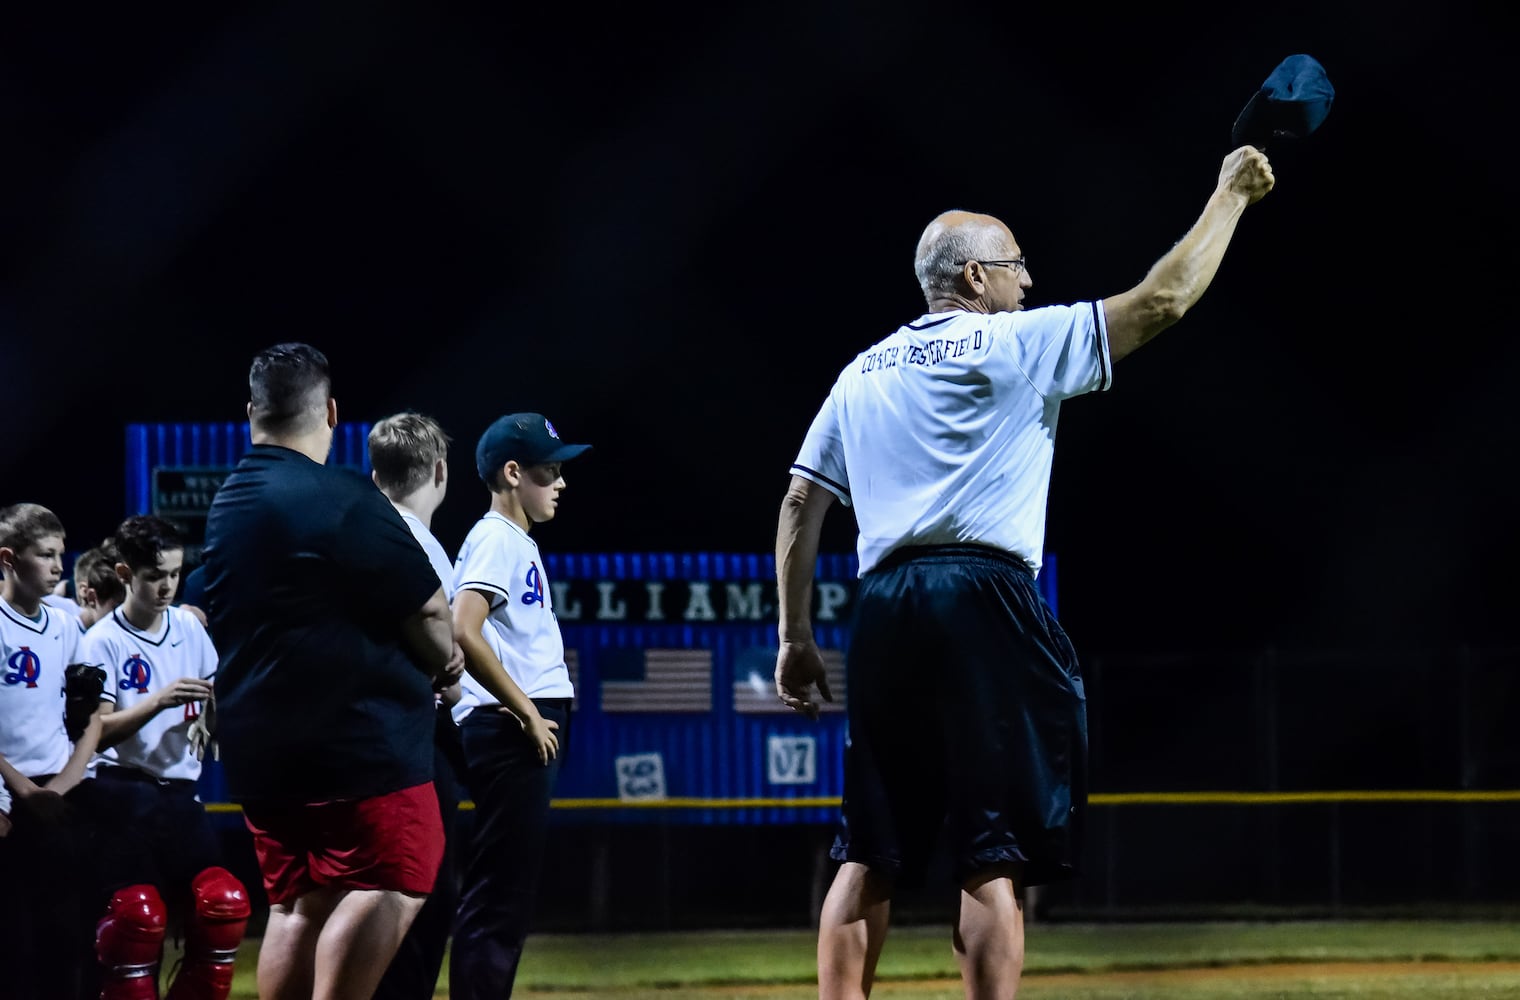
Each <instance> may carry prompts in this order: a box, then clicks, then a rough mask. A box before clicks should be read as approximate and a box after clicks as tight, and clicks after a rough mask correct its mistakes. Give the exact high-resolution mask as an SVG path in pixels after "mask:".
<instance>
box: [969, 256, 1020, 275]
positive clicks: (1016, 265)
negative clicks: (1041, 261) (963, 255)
mask: <svg viewBox="0 0 1520 1000" xmlns="http://www.w3.org/2000/svg"><path fill="white" fill-rule="evenodd" d="M969 263H971V261H969V260H963V261H961V262H960V265H959V266H961V267H965V266H966V265H967V264H969ZM977 263H978V264H981V265H982V266H983V267H986V266H987V265H988V264H991V265H992V266H994V267H1006V268H1008V269H1009V270H1011V271H1012V272H1013V273H1014V274H1018V273H1019V272H1020V271H1025V270H1028V269H1029V263H1028V261H1026V260H1025V259H1024V258H1023V257H1015V258H1014V259H1013V260H979V261H977Z"/></svg>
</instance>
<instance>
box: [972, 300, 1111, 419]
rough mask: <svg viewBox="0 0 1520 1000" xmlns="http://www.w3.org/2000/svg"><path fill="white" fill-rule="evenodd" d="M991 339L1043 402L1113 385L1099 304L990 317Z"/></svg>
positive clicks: (1103, 389) (1046, 308) (1055, 307)
mask: <svg viewBox="0 0 1520 1000" xmlns="http://www.w3.org/2000/svg"><path fill="white" fill-rule="evenodd" d="M992 323H996V324H997V325H998V326H1000V327H1001V329H999V330H997V335H995V337H994V340H995V342H997V343H1001V344H1002V345H1004V346H1005V347H1006V348H1007V350H1008V351H1009V352H1010V354H1011V356H1012V360H1013V363H1014V364H1015V365H1017V366H1018V368H1019V370H1020V371H1022V372H1023V373H1024V377H1025V378H1027V379H1029V383H1030V384H1031V385H1032V386H1034V388H1035V390H1036V391H1038V392H1039V393H1040V395H1042V396H1044V397H1046V398H1047V399H1058V400H1059V399H1068V398H1070V397H1072V396H1080V395H1082V394H1083V393H1086V392H1095V391H1106V390H1107V389H1108V388H1109V386H1110V385H1112V384H1113V361H1112V360H1111V359H1110V357H1109V353H1108V327H1107V325H1106V322H1105V320H1104V318H1103V304H1102V303H1101V302H1079V303H1077V304H1076V305H1070V306H1043V307H1041V308H1039V309H1030V310H1027V311H1024V312H1014V313H994V314H993V315H992V317H990V318H989V324H992Z"/></svg>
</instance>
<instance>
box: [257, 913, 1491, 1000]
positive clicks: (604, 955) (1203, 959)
mask: <svg viewBox="0 0 1520 1000" xmlns="http://www.w3.org/2000/svg"><path fill="white" fill-rule="evenodd" d="M1517 930H1520V926H1517V925H1516V924H1513V923H1508V922H1503V921H1434V920H1432V921H1356V922H1349V921H1347V922H1334V921H1325V922H1313V921H1298V922H1280V923H1246V922H1233V921H1232V922H1223V923H1187V924H1180V923H1179V924H1167V923H1145V924H1037V925H1033V926H1031V927H1030V929H1029V933H1028V959H1027V962H1026V965H1025V978H1024V988H1023V989H1022V990H1021V991H1020V996H1027V997H1032V998H1041V997H1049V998H1055V997H1061V998H1063V1000H1121V998H1123V1000H1162V998H1176V1000H1205V998H1208V1000H1265V998H1269V997H1270V998H1287V1000H1298V998H1307V997H1316V998H1349V997H1356V998H1359V1000H1412V998H1414V997H1419V998H1421V1000H1458V998H1464V1000H1465V998H1474V997H1494V998H1497V997H1520V933H1517ZM813 944H814V938H813V935H812V933H811V932H809V931H805V930H796V931H793V930H786V931H709V932H671V933H658V934H617V935H601V934H595V935H593V934H586V935H538V936H535V937H533V938H532V939H530V940H529V942H528V950H527V953H526V954H525V956H524V958H523V966H522V969H521V971H520V973H519V975H518V988H517V990H516V991H515V993H514V995H516V996H521V997H542V998H553V1000H591V998H598V997H607V998H613V1000H698V998H709V997H711V998H718V997H721V998H725V1000H745V998H755V1000H760V998H765V1000H802V998H806V997H810V996H816V995H817V989H816V986H815V979H814V975H815V972H814V959H813ZM257 945H258V942H257V941H249V942H248V943H246V944H245V945H244V948H243V950H242V952H240V953H239V956H238V981H237V984H236V985H235V986H234V988H233V993H232V996H233V998H234V1000H253V998H255V997H256V996H257V994H256V992H255V990H254V982H253V969H254V964H255V962H256V961H257V950H258V948H257ZM955 975H956V969H955V963H954V959H953V958H952V956H951V954H950V947H949V929H948V928H946V927H904V928H896V929H894V930H893V931H892V933H891V936H890V938H889V939H888V942H887V947H886V951H885V953H884V954H883V956H882V961H881V966H880V976H879V984H878V986H877V989H876V991H875V993H874V994H873V995H875V996H883V997H891V998H894V1000H939V998H947V1000H948V998H952V997H959V996H960V995H961V991H960V987H959V984H958V982H957V981H955V978H954V977H955ZM447 995H448V988H447V976H446V975H445V977H444V981H442V982H440V983H439V988H438V996H439V997H447Z"/></svg>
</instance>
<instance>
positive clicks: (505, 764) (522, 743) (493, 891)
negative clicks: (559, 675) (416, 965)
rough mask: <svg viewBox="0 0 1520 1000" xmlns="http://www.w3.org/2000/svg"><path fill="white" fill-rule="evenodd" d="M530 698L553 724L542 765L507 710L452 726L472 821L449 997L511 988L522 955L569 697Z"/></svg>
mask: <svg viewBox="0 0 1520 1000" xmlns="http://www.w3.org/2000/svg"><path fill="white" fill-rule="evenodd" d="M533 703H534V704H535V705H537V706H538V710H539V713H540V714H541V715H542V716H543V717H544V718H545V719H547V720H549V721H551V722H556V723H558V724H559V729H558V731H557V735H558V737H559V754H558V756H556V757H555V758H554V759H553V760H551V761H549V763H548V764H547V765H544V764H540V763H539V761H538V748H537V747H535V746H534V745H533V744H532V742H531V741H530V740H529V739H528V738H527V736H526V735H525V734H524V733H523V729H522V726H521V724H519V723H518V721H517V719H516V718H515V717H514V716H512V715H509V714H507V713H505V712H500V711H496V710H494V709H476V710H475V711H473V712H471V713H470V714H469V715H468V716H466V717H465V720H464V722H463V723H461V724H460V727H459V731H460V736H461V738H462V740H463V743H464V756H465V765H466V772H465V783H466V785H467V787H468V788H469V791H470V797H471V798H472V799H473V800H474V802H475V819H474V822H475V829H474V833H473V835H472V836H471V837H470V842H469V845H468V847H467V848H466V849H465V852H464V878H463V888H462V891H461V894H460V900H459V912H458V915H457V916H456V918H455V921H454V948H453V951H452V952H451V953H450V955H449V995H450V997H452V1000H485V998H488V997H489V998H492V1000H497V998H501V997H509V996H511V995H512V984H513V981H514V980H515V979H516V978H517V966H518V963H519V962H520V961H521V960H522V950H523V942H524V941H525V940H526V939H527V936H528V929H529V926H530V924H531V922H532V918H533V908H534V903H535V900H536V897H537V894H538V873H539V869H540V867H541V865H542V862H543V855H544V845H545V843H546V841H547V839H548V834H549V802H550V800H551V799H552V798H553V795H554V785H555V782H556V780H557V779H558V778H559V768H560V763H561V761H563V760H564V758H565V751H566V748H567V746H568V741H569V728H570V701H569V699H567V698H557V699H534V702H533Z"/></svg>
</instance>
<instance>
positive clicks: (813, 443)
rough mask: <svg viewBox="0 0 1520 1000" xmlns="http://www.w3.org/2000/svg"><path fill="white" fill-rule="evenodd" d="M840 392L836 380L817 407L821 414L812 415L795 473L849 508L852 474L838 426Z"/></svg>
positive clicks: (793, 472) (798, 456) (795, 464)
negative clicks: (819, 406) (826, 491)
mask: <svg viewBox="0 0 1520 1000" xmlns="http://www.w3.org/2000/svg"><path fill="white" fill-rule="evenodd" d="M838 395H839V386H838V383H835V386H834V389H833V390H831V391H830V392H829V395H828V398H827V399H825V400H824V401H823V406H822V407H821V408H820V409H819V410H818V415H817V416H815V417H814V418H813V423H812V426H810V427H809V428H808V432H807V436H806V437H804V438H803V439H802V450H801V451H800V452H798V453H797V460H796V461H795V462H793V463H792V474H793V475H795V476H801V477H802V478H803V479H806V480H808V481H809V482H813V483H817V484H818V485H819V486H822V487H823V488H824V489H826V490H828V491H829V492H830V493H832V494H834V496H836V497H838V498H839V500H840V502H841V503H843V504H844V505H845V506H846V507H848V506H849V505H850V476H849V472H848V471H847V470H846V469H845V463H844V435H843V433H842V432H841V430H840V426H839V403H838V399H837V397H838Z"/></svg>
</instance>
